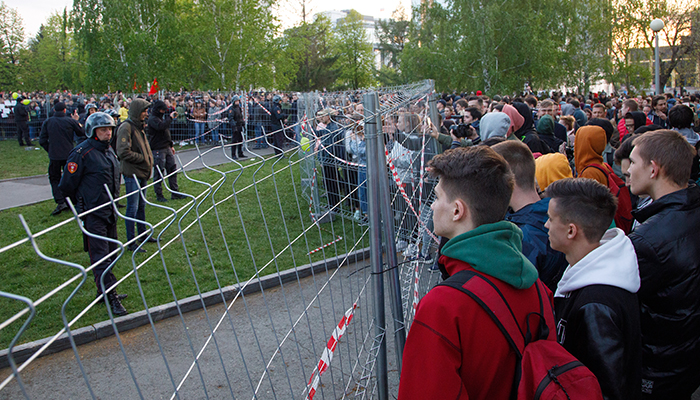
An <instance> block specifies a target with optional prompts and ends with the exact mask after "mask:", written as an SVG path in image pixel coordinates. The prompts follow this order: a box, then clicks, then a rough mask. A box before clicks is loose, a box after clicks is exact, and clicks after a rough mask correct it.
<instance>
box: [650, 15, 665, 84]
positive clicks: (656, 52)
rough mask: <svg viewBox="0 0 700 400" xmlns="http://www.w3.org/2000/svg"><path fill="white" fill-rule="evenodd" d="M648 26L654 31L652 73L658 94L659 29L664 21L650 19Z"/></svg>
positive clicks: (662, 26)
mask: <svg viewBox="0 0 700 400" xmlns="http://www.w3.org/2000/svg"><path fill="white" fill-rule="evenodd" d="M649 28H651V30H652V31H654V36H656V39H655V40H656V48H655V50H654V58H655V63H656V73H655V74H654V77H655V81H654V83H655V86H656V94H657V95H659V94H661V87H660V86H661V85H660V84H659V83H660V82H659V81H660V79H659V31H660V30H662V29H663V28H664V21H662V20H660V19H659V18H657V19H655V20H653V21H651V23H650V24H649Z"/></svg>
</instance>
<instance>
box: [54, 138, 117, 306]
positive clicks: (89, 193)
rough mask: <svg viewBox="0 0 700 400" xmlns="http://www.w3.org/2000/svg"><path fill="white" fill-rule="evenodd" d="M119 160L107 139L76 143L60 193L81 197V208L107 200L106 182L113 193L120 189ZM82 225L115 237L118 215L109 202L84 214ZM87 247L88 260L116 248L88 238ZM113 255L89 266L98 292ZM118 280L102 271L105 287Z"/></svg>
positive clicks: (92, 261) (86, 208)
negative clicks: (92, 267)
mask: <svg viewBox="0 0 700 400" xmlns="http://www.w3.org/2000/svg"><path fill="white" fill-rule="evenodd" d="M119 178H120V176H119V162H118V161H117V156H116V154H114V151H113V150H112V148H111V147H110V146H109V143H108V142H101V141H99V140H96V139H95V138H91V139H88V140H86V141H84V142H83V143H81V144H79V145H78V146H76V147H75V148H74V149H73V151H71V153H70V155H69V156H68V159H67V164H66V169H65V171H64V173H63V177H62V178H61V183H60V184H59V185H58V187H59V189H61V190H62V191H63V193H64V194H65V195H67V196H70V197H71V198H73V199H75V198H78V197H79V198H80V199H81V201H80V204H81V211H86V210H90V209H92V208H95V207H97V206H100V205H102V204H104V203H107V202H109V201H110V200H109V195H108V194H107V192H106V191H105V187H104V185H105V184H107V186H108V188H109V190H110V192H111V193H112V196H114V197H116V196H117V193H118V190H119V183H120V182H119ZM83 222H84V226H85V229H86V230H87V231H88V232H91V233H94V234H96V235H99V236H104V237H108V238H112V239H117V218H116V214H115V212H114V208H113V207H112V206H106V207H102V208H101V209H99V210H96V211H94V212H91V213H90V214H88V215H86V216H85V217H83ZM87 244H88V246H87V251H88V253H89V254H90V263H91V264H95V263H96V262H97V261H99V260H101V259H102V258H103V257H105V256H106V255H107V254H109V253H111V252H112V251H114V250H115V249H116V248H117V245H116V244H115V243H112V242H108V241H106V240H103V239H97V238H92V237H88V238H87ZM113 260H114V256H112V257H110V258H109V259H107V260H105V261H104V262H102V263H100V264H99V265H96V266H95V267H94V269H93V270H92V273H93V275H94V277H95V284H96V285H97V292H98V293H102V292H103V290H102V287H101V285H100V277H101V276H102V274H103V273H104V272H105V269H107V267H108V266H109V265H110V264H111V263H112V261H113ZM116 283H117V278H116V277H115V276H114V274H113V273H112V271H109V272H107V273H105V277H104V288H105V289H107V288H109V287H110V286H112V285H114V284H116Z"/></svg>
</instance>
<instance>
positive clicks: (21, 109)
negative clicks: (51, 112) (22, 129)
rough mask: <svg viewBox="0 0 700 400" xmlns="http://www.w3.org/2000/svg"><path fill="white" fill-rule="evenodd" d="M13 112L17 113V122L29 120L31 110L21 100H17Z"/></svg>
mask: <svg viewBox="0 0 700 400" xmlns="http://www.w3.org/2000/svg"><path fill="white" fill-rule="evenodd" d="M13 112H14V114H15V122H22V121H25V122H26V121H29V110H28V109H27V106H25V105H24V104H22V102H21V101H17V105H15V108H14V110H13Z"/></svg>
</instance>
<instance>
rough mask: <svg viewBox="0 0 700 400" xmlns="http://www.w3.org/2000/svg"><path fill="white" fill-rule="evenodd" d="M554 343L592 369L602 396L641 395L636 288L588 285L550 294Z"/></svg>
mask: <svg viewBox="0 0 700 400" xmlns="http://www.w3.org/2000/svg"><path fill="white" fill-rule="evenodd" d="M554 307H555V319H556V321H557V335H558V337H559V343H561V345H562V346H564V348H565V349H566V350H567V351H568V352H569V353H571V354H572V355H573V356H574V357H576V358H578V359H579V361H581V362H582V363H583V364H584V365H585V366H586V367H588V369H590V370H591V372H593V374H595V376H596V378H598V383H600V388H601V390H602V392H603V398H604V399H605V400H613V399H618V400H627V399H630V400H634V399H639V398H641V391H640V388H641V367H642V354H641V345H642V344H641V338H640V336H639V304H638V302H637V295H636V293H630V292H628V291H627V290H624V289H621V288H618V287H614V286H609V285H590V286H586V287H584V288H581V289H578V290H575V291H573V292H571V293H570V295H569V297H566V298H563V297H555V298H554Z"/></svg>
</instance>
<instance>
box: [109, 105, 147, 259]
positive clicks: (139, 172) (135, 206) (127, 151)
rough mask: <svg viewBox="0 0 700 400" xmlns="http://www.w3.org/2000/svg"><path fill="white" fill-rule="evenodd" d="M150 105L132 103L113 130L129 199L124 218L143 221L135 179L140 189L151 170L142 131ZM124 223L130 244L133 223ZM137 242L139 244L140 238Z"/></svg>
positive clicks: (143, 206) (142, 204)
mask: <svg viewBox="0 0 700 400" xmlns="http://www.w3.org/2000/svg"><path fill="white" fill-rule="evenodd" d="M150 105H151V103H149V102H147V101H146V100H144V99H136V100H134V101H132V102H131V107H130V108H129V118H127V119H126V121H124V123H123V124H121V125H120V126H119V130H117V155H118V156H119V162H120V169H121V173H122V174H123V175H124V184H125V186H126V192H127V193H130V194H129V197H127V198H126V216H127V217H129V218H135V219H138V220H141V221H145V220H146V203H145V202H144V201H143V199H142V198H141V197H140V196H139V192H138V186H137V185H136V180H137V179H138V183H139V185H140V186H141V187H142V188H143V187H145V186H146V183H148V178H150V177H151V171H152V170H153V153H152V152H151V146H150V145H149V144H148V140H146V134H145V133H144V131H143V125H144V120H145V119H146V117H147V116H148V107H149V106H150ZM142 192H143V194H144V196H145V195H146V189H142ZM125 222H126V239H127V240H128V241H131V240H133V239H134V237H135V236H134V222H132V221H129V220H125ZM137 225H138V232H139V235H140V234H142V233H143V232H145V231H146V226H145V225H144V224H141V223H139V224H137ZM141 240H142V241H143V240H144V238H141ZM136 248H137V244H136V243H131V244H129V250H131V251H134V250H136ZM139 251H140V252H144V250H143V249H139Z"/></svg>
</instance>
